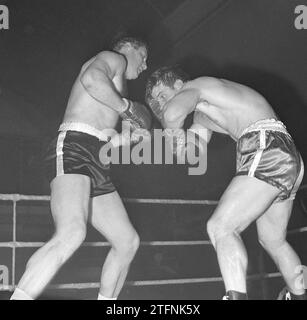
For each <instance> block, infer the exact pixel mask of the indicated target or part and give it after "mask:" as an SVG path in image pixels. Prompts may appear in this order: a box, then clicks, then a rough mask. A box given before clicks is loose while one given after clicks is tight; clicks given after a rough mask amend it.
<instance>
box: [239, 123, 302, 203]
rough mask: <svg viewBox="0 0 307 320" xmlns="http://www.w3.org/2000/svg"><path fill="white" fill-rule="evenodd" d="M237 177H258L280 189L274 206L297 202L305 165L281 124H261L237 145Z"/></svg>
mask: <svg viewBox="0 0 307 320" xmlns="http://www.w3.org/2000/svg"><path fill="white" fill-rule="evenodd" d="M236 175H248V176H249V177H255V178H257V179H260V180H262V181H265V182H266V183H269V184H271V185H273V186H275V187H277V188H278V189H280V190H281V193H280V194H279V196H278V197H277V199H276V200H275V202H278V201H283V200H294V198H295V195H296V192H297V190H298V187H299V185H300V183H301V181H302V178H303V175H304V164H303V160H302V158H301V156H300V154H299V152H298V151H297V149H296V147H295V144H294V141H293V139H292V137H291V136H290V134H289V133H288V131H287V129H286V127H285V125H284V124H283V123H282V122H281V121H278V120H276V119H266V120H260V121H257V122H256V123H254V124H252V125H250V126H249V127H247V128H246V129H245V130H244V131H243V132H242V134H241V136H240V137H239V139H238V141H237V170H236Z"/></svg>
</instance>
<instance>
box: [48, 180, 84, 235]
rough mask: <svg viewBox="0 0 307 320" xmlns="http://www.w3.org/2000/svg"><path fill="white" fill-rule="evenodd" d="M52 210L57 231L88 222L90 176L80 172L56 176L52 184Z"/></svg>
mask: <svg viewBox="0 0 307 320" xmlns="http://www.w3.org/2000/svg"><path fill="white" fill-rule="evenodd" d="M50 186H51V201H50V204H51V212H52V216H53V219H54V222H55V227H56V231H58V232H59V231H61V230H62V229H66V228H69V227H72V226H73V225H80V228H81V227H82V228H84V226H86V222H87V216H88V205H89V197H90V178H89V177H88V176H85V175H80V174H64V175H61V176H58V177H55V178H54V179H53V180H52V182H51V184H50Z"/></svg>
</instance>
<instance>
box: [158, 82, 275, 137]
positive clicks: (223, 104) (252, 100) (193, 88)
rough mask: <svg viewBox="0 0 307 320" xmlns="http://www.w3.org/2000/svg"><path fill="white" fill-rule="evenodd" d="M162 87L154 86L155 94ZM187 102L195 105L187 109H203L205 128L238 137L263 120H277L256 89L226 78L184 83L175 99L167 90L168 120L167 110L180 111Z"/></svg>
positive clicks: (165, 110) (165, 108)
mask: <svg viewBox="0 0 307 320" xmlns="http://www.w3.org/2000/svg"><path fill="white" fill-rule="evenodd" d="M159 87H160V89H161V86H157V89H158V90H157V89H155V90H156V91H155V94H156V97H157V96H158V95H159V93H160V91H159ZM161 98H163V92H162V94H160V99H161ZM181 101H182V104H181ZM187 101H190V102H191V104H192V105H191V106H190V109H189V110H188V112H191V111H193V110H194V109H195V105H196V110H198V111H201V112H202V115H203V116H202V117H201V119H200V121H202V124H203V126H204V127H206V128H207V129H210V130H212V131H217V132H222V133H225V134H229V135H230V136H231V137H232V138H233V139H235V140H237V139H238V138H239V136H240V134H241V133H242V131H243V130H244V129H245V128H247V127H248V126H249V125H250V124H252V123H254V122H256V121H258V120H261V119H268V118H275V119H277V115H276V114H275V112H274V110H273V109H272V107H271V106H270V104H269V103H268V102H267V101H266V100H265V98H264V97H262V96H261V95H260V94H259V93H257V92H256V91H254V90H253V89H251V88H249V87H246V86H244V85H241V84H238V83H235V82H231V81H228V80H224V79H217V78H210V77H201V78H197V79H195V80H192V81H188V82H186V83H184V85H183V87H182V88H181V90H180V91H179V92H178V93H177V95H175V96H174V97H173V99H168V97H167V92H166V103H165V105H164V115H165V117H166V122H167V115H166V114H167V111H169V112H171V109H173V110H176V108H177V110H178V109H179V108H180V107H181V106H182V105H183V104H186V102H187ZM160 104H161V101H160ZM193 104H194V105H193ZM162 105H163V101H162Z"/></svg>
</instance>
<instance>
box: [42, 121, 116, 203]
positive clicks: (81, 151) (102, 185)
mask: <svg viewBox="0 0 307 320" xmlns="http://www.w3.org/2000/svg"><path fill="white" fill-rule="evenodd" d="M107 142H108V136H107V135H105V134H104V133H103V132H102V131H99V130H98V129H96V128H94V127H92V126H90V125H87V124H85V123H76V122H68V123H63V124H62V125H61V126H60V128H59V133H58V136H57V137H56V138H55V139H53V141H52V142H51V143H50V144H49V146H48V148H47V152H46V154H45V157H44V167H45V172H46V175H47V178H48V180H49V182H51V181H52V179H54V178H55V177H58V176H61V175H64V174H81V175H85V176H88V177H89V178H90V181H91V197H96V196H100V195H103V194H107V193H111V192H113V191H115V187H114V185H113V183H112V181H111V178H110V165H109V164H108V165H106V164H102V163H101V162H100V160H99V151H100V149H101V147H102V146H104V145H105V144H106V143H107Z"/></svg>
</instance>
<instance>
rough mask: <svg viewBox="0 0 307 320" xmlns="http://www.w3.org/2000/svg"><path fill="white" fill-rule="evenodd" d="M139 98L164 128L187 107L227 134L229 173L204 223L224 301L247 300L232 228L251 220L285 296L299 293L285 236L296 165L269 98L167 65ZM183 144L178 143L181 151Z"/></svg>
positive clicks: (243, 263) (241, 255)
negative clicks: (231, 151) (233, 150)
mask: <svg viewBox="0 0 307 320" xmlns="http://www.w3.org/2000/svg"><path fill="white" fill-rule="evenodd" d="M146 101H147V103H148V104H149V105H150V106H151V108H152V110H153V112H154V113H155V115H156V116H157V118H158V119H160V121H161V123H162V125H163V127H164V128H169V129H174V130H178V128H182V126H183V123H184V120H185V118H186V117H187V115H188V114H189V113H191V112H194V111H195V113H196V114H198V117H197V125H198V126H199V125H202V126H203V128H207V129H208V130H209V132H212V131H213V132H220V133H224V134H228V135H230V136H231V137H232V138H233V139H234V140H235V141H236V142H237V170H236V175H235V177H234V178H233V180H232V181H231V183H230V184H229V186H228V188H227V189H226V191H225V192H224V194H223V195H222V197H221V199H220V201H219V204H218V206H217V208H216V209H215V212H214V213H213V215H212V217H211V218H210V220H209V221H208V224H207V231H208V234H209V237H210V239H211V242H212V244H213V246H214V248H215V250H216V252H217V258H218V262H219V266H220V270H221V273H222V277H223V280H224V284H225V289H226V295H225V297H224V299H225V300H239V299H240V300H241V299H242V300H245V299H247V290H246V270H247V263H248V259H247V253H246V250H245V247H244V244H243V242H242V239H241V236H240V234H241V232H242V231H244V230H245V229H246V228H247V227H248V226H249V225H250V224H251V223H252V222H253V221H256V224H257V231H258V238H259V241H260V243H261V245H262V246H263V247H264V248H265V250H266V251H267V252H268V253H269V255H270V256H271V257H272V259H273V260H274V262H275V263H276V265H277V267H278V269H279V270H280V272H281V274H282V276H283V278H284V280H285V282H286V284H287V287H288V296H290V297H291V299H306V295H305V290H304V288H303V287H302V286H298V285H297V284H298V283H300V279H301V278H302V277H303V274H298V273H297V270H298V267H300V266H301V261H300V259H299V257H298V256H297V254H296V253H295V251H294V250H293V248H292V247H291V246H290V244H289V243H288V242H287V240H286V233H287V225H288V221H289V218H290V215H291V211H292V206H293V200H294V197H295V193H296V191H297V189H298V187H299V185H300V183H301V181H302V178H303V174H304V165H303V161H302V158H301V156H300V154H299V152H298V151H297V149H296V147H295V144H294V142H293V139H292V138H291V136H290V134H289V133H288V131H287V129H286V127H285V126H284V125H283V124H282V123H281V122H280V121H279V120H278V117H277V115H276V113H275V112H274V110H273V109H272V107H271V106H270V104H269V103H268V102H267V101H266V100H265V98H264V97H262V96H261V95H260V94H259V93H257V92H256V91H254V90H253V89H251V88H248V87H246V86H244V85H241V84H238V83H234V82H231V81H228V80H225V79H217V78H212V77H200V78H197V79H194V80H191V81H188V79H187V78H186V76H185V75H184V74H183V73H182V72H181V71H180V70H179V69H178V68H172V67H163V68H160V69H158V70H157V71H155V72H154V73H153V74H152V75H151V76H150V77H149V79H148V81H147V85H146ZM183 141H184V140H183ZM185 148H186V145H184V144H183V145H182V147H181V149H183V150H185Z"/></svg>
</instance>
